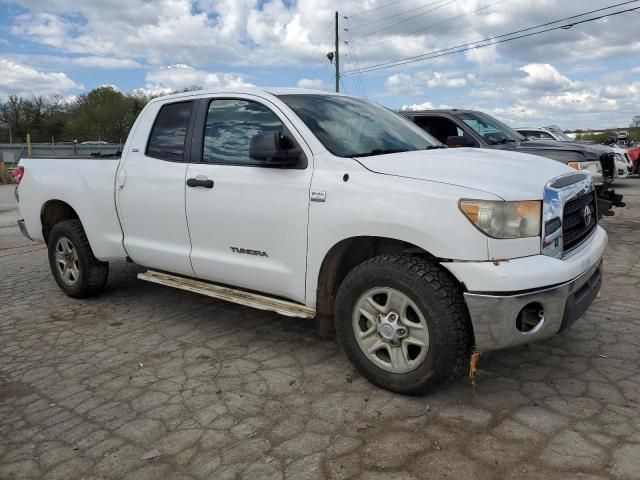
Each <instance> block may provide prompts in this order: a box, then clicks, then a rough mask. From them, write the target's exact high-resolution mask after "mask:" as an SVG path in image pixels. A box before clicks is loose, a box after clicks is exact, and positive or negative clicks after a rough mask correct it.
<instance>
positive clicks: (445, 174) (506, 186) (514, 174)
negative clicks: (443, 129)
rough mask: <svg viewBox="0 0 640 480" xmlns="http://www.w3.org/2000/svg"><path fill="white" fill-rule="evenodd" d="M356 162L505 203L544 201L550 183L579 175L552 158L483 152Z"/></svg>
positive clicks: (417, 154)
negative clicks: (459, 188)
mask: <svg viewBox="0 0 640 480" xmlns="http://www.w3.org/2000/svg"><path fill="white" fill-rule="evenodd" d="M356 160H357V161H358V162H360V163H361V164H362V165H363V166H364V167H365V168H366V169H368V170H371V171H372V172H376V173H381V174H385V175H396V176H400V177H408V178H415V179H419V180H427V181H432V182H439V183H448V184H451V185H457V186H461V187H466V188H472V189H474V190H480V191H483V192H486V193H490V194H493V195H497V196H499V197H501V198H503V199H504V200H540V199H542V196H543V191H544V186H545V185H546V184H547V182H549V180H551V179H552V178H555V177H558V176H560V175H564V174H567V173H571V172H573V173H575V170H573V169H571V168H570V167H567V166H566V165H564V164H562V163H560V162H556V161H555V160H550V159H548V158H544V157H538V156H534V155H526V154H522V153H517V152H511V151H504V150H483V149H479V148H455V149H454V148H449V149H442V150H415V151H411V152H402V153H393V154H388V155H377V156H371V157H359V158H357V159H356Z"/></svg>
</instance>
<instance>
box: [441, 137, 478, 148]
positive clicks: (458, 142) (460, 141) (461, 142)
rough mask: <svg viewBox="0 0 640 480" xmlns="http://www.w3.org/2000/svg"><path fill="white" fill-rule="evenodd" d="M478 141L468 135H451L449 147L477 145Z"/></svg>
mask: <svg viewBox="0 0 640 480" xmlns="http://www.w3.org/2000/svg"><path fill="white" fill-rule="evenodd" d="M475 146H476V142H474V141H473V140H472V139H470V138H468V137H462V136H460V137H457V136H451V137H447V147H451V148H458V147H475Z"/></svg>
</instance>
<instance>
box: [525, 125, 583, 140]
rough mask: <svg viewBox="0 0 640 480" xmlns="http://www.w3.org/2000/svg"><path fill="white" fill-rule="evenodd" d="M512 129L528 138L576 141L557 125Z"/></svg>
mask: <svg viewBox="0 0 640 480" xmlns="http://www.w3.org/2000/svg"><path fill="white" fill-rule="evenodd" d="M514 130H515V131H516V132H518V133H520V134H521V135H523V136H525V137H527V138H528V139H530V140H556V141H558V142H575V141H576V139H575V138H571V137H570V136H569V135H567V134H566V133H564V132H563V131H562V130H560V129H559V128H558V127H516V128H514ZM585 143H593V142H585Z"/></svg>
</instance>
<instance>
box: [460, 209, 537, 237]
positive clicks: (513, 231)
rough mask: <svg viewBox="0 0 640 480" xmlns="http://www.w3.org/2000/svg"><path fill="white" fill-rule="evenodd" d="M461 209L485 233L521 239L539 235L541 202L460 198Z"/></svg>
mask: <svg viewBox="0 0 640 480" xmlns="http://www.w3.org/2000/svg"><path fill="white" fill-rule="evenodd" d="M460 210H461V211H462V213H464V215H465V216H466V217H467V218H468V219H469V221H470V222H471V223H473V224H474V225H475V226H476V227H477V228H478V229H479V230H480V231H482V232H483V233H484V234H485V235H488V236H490V237H493V238H523V237H537V236H539V235H540V222H541V217H542V202H541V201H538V200H527V201H524V202H504V201H492V200H460Z"/></svg>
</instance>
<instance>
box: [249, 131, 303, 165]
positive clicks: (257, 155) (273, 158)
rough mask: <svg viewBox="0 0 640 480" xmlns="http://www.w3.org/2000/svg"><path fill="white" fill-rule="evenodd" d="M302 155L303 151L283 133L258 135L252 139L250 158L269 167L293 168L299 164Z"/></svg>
mask: <svg viewBox="0 0 640 480" xmlns="http://www.w3.org/2000/svg"><path fill="white" fill-rule="evenodd" d="M301 155H302V149H300V148H299V147H298V146H296V145H294V143H293V142H292V141H291V140H290V139H288V138H287V137H286V136H284V135H283V134H282V133H281V132H267V133H258V134H257V135H254V136H253V138H251V145H250V146H249V156H250V157H251V158H252V159H253V160H257V161H259V162H263V163H265V164H267V165H272V166H274V167H286V166H293V165H295V164H296V163H298V160H299V159H300V156H301Z"/></svg>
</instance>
